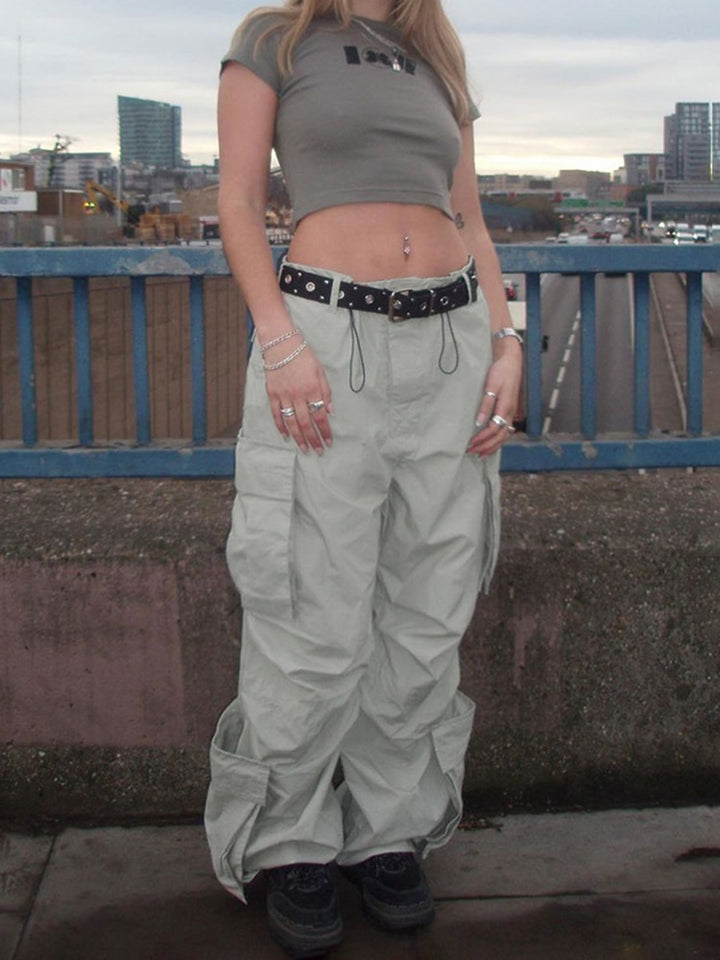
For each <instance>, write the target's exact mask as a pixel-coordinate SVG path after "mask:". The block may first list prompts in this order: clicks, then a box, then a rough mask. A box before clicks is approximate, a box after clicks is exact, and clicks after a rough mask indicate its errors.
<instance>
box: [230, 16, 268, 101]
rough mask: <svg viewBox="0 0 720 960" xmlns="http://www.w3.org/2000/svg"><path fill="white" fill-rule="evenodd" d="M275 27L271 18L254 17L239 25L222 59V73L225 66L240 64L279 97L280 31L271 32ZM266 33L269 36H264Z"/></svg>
mask: <svg viewBox="0 0 720 960" xmlns="http://www.w3.org/2000/svg"><path fill="white" fill-rule="evenodd" d="M276 24H277V18H276V17H274V16H272V15H268V16H262V17H254V18H253V19H251V20H250V22H249V23H248V22H247V21H246V22H245V23H242V24H240V26H239V27H238V29H237V30H236V31H235V34H234V36H233V38H232V43H231V45H230V49H229V50H228V52H227V53H226V54H225V56H224V57H223V58H222V61H221V66H220V70H221V72H222V68H223V67H224V66H225V65H226V64H227V63H230V62H234V63H241V64H242V65H243V66H244V67H247V68H248V70H252V72H253V73H254V74H255V75H256V76H258V77H260V79H261V80H263V81H264V82H265V83H266V84H267V85H268V86H269V87H272V89H273V90H274V91H275V93H279V92H280V85H281V83H282V74H281V72H280V67H279V65H278V46H279V43H280V31H279V30H272V27H273V26H275V25H276ZM268 30H270V31H271V32H270V33H266V32H267V31H268ZM263 34H266V35H265V36H263ZM261 38H262V39H261ZM258 41H259V42H258Z"/></svg>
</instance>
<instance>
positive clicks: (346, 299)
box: [279, 261, 478, 323]
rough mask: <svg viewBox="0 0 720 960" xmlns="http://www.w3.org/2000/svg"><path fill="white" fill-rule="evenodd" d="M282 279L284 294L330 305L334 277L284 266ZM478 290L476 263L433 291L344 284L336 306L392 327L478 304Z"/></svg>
mask: <svg viewBox="0 0 720 960" xmlns="http://www.w3.org/2000/svg"><path fill="white" fill-rule="evenodd" d="M279 279H280V289H281V290H282V291H283V293H291V294H292V295H293V296H295V297H302V298H303V299H305V300H316V301H317V302H318V303H330V297H331V294H332V287H333V280H332V277H324V276H322V275H321V274H319V273H312V272H310V271H309V270H300V269H298V268H297V267H291V266H289V265H288V264H286V263H285V264H283V266H282V268H281V270H280V278H279ZM477 288H478V280H477V275H476V273H475V263H474V262H472V261H471V263H470V265H469V266H468V268H467V270H466V271H465V272H464V274H463V275H462V276H460V277H458V279H457V280H454V281H453V282H452V283H448V284H446V285H445V286H442V287H434V288H432V289H430V290H388V289H385V288H383V287H371V286H368V285H366V284H362V283H353V282H352V281H350V280H341V281H340V289H339V291H338V298H337V305H338V306H339V307H345V308H347V309H348V310H364V311H366V312H368V313H381V314H384V315H385V316H386V317H387V318H388V320H392V322H393V323H398V322H400V321H402V320H413V319H417V318H418V317H429V316H432V315H433V314H437V313H448V312H449V311H450V310H457V308H458V307H464V306H466V304H468V303H473V302H474V301H475V300H477Z"/></svg>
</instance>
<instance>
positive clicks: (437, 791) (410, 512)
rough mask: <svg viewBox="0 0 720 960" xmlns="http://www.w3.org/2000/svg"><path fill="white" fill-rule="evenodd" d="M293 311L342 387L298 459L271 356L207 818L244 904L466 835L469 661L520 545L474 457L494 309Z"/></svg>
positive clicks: (249, 457) (237, 519)
mask: <svg viewBox="0 0 720 960" xmlns="http://www.w3.org/2000/svg"><path fill="white" fill-rule="evenodd" d="M313 269H314V268H313ZM315 272H316V273H323V274H324V275H326V276H330V277H332V278H337V276H338V275H336V274H333V273H330V272H328V271H319V270H315ZM463 273H464V271H462V270H460V271H457V272H456V273H454V274H451V275H450V277H449V278H428V279H422V280H417V281H416V280H408V279H407V278H405V279H402V280H391V281H382V284H380V285H382V286H386V287H391V288H393V289H407V288H408V287H415V288H419V289H427V288H429V287H432V286H438V285H440V284H442V283H446V282H448V280H450V279H454V278H455V277H456V276H460V275H462V274H463ZM333 289H334V290H336V286H334V288H333ZM335 296H336V294H335ZM286 302H287V306H288V308H289V310H290V313H291V316H292V319H293V321H294V323H295V325H296V326H297V327H299V328H300V330H302V332H303V334H304V336H305V337H306V339H307V340H308V341H309V343H310V344H311V345H312V347H313V349H314V350H315V352H316V354H317V356H318V358H319V360H320V362H321V363H322V364H323V366H324V369H325V371H326V375H327V377H328V380H329V382H330V387H331V390H332V397H333V406H334V408H335V414H334V416H333V417H332V421H331V423H332V428H333V444H332V446H331V447H330V448H328V449H327V450H326V451H325V453H324V455H323V456H318V455H317V454H315V453H310V454H307V455H304V454H302V453H301V452H299V451H298V450H297V448H296V447H295V445H294V443H292V442H287V443H286V442H284V441H283V439H282V437H280V435H279V434H278V432H277V429H276V427H275V425H274V423H273V420H272V417H271V414H270V411H269V404H268V399H267V393H266V390H265V377H264V373H263V370H262V358H261V357H260V355H259V351H258V350H254V351H253V353H252V356H251V359H250V362H249V368H248V379H247V388H246V399H245V412H244V422H243V429H242V431H241V434H240V436H239V437H238V444H237V455H236V475H235V483H236V489H237V496H236V498H235V503H234V506H233V514H232V530H231V533H230V536H229V538H228V544H227V557H228V563H229V568H230V572H231V575H232V577H233V579H234V581H235V584H236V585H237V587H238V589H239V591H240V593H241V596H242V602H243V609H244V619H243V634H242V652H241V659H240V680H239V689H238V695H237V698H236V699H235V700H233V702H232V703H231V704H230V706H229V707H228V708H227V709H226V710H225V712H224V713H223V714H222V716H221V718H220V720H219V723H218V728H217V731H216V733H215V736H214V738H213V741H212V745H211V773H212V781H211V785H210V789H209V793H208V798H207V805H206V811H205V821H206V829H207V834H208V839H209V843H210V848H211V853H212V857H213V863H214V866H215V870H216V872H217V875H218V877H219V879H220V881H221V882H222V883H223V884H224V885H225V886H226V887H227V888H228V889H229V890H230V891H231V892H232V893H234V894H235V895H236V896H238V897H240V898H241V899H244V893H243V884H244V883H245V882H247V881H248V880H250V879H251V878H252V876H254V874H255V873H257V871H258V870H260V869H263V868H269V867H273V866H279V865H282V864H288V863H293V862H303V861H304V862H308V861H310V862H318V863H326V862H328V861H331V860H333V859H337V861H338V862H340V863H345V864H349V863H354V862H357V861H360V860H364V859H365V858H367V857H369V856H373V855H375V854H377V853H382V852H386V851H398V850H415V851H417V852H419V853H420V854H424V853H425V852H427V851H428V850H429V849H431V848H432V847H436V846H439V845H441V844H443V843H445V842H446V841H447V840H448V839H449V837H450V836H451V835H452V833H453V831H454V829H455V827H456V826H457V823H458V821H459V819H460V814H461V786H462V777H463V771H464V755H465V750H466V747H467V743H468V739H469V737H470V732H471V727H472V719H473V710H474V706H473V704H472V702H471V701H470V700H469V699H468V698H467V697H466V696H464V695H463V694H462V693H460V692H459V691H458V689H457V687H458V681H459V660H458V646H459V643H460V640H461V638H462V635H463V633H464V631H465V629H466V627H467V625H468V623H469V621H470V618H471V616H472V613H473V610H474V608H475V602H476V596H477V593H478V590H480V589H482V588H483V587H485V586H487V585H488V584H489V581H490V578H491V576H492V571H493V568H494V565H495V559H496V554H497V545H498V534H499V520H498V515H499V485H498V462H497V461H498V455H497V454H496V455H493V456H492V457H490V458H488V459H486V460H484V461H483V460H479V459H478V458H477V457H471V456H469V455H467V454H466V453H465V448H466V446H467V443H468V441H469V439H470V437H471V436H472V433H473V430H474V429H475V428H474V421H475V416H476V412H477V409H478V407H479V404H480V400H481V398H482V393H483V389H484V381H485V375H486V371H487V367H488V365H489V363H490V357H491V339H490V329H489V317H488V310H487V306H486V304H485V301H484V299H483V297H482V293H479V300H478V301H477V302H476V303H471V304H468V305H467V306H465V307H461V308H459V309H456V310H454V311H452V313H450V314H446V315H444V316H441V315H437V316H433V317H427V318H423V319H418V320H406V321H403V322H400V323H392V322H390V321H389V320H388V319H387V318H385V317H383V316H378V315H376V314H370V313H365V312H362V313H355V314H354V315H353V316H351V315H350V312H349V311H348V310H345V309H342V308H340V307H337V306H336V305H335V304H334V303H331V304H330V305H329V306H328V305H322V304H318V303H315V302H311V301H306V300H301V299H299V298H297V297H293V296H286ZM338 762H339V763H340V764H341V767H342V775H343V780H342V783H341V784H340V785H339V786H337V787H336V786H335V785H334V774H335V772H336V769H337V768H338Z"/></svg>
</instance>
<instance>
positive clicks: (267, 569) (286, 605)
mask: <svg viewBox="0 0 720 960" xmlns="http://www.w3.org/2000/svg"><path fill="white" fill-rule="evenodd" d="M296 456H297V454H296V452H295V450H294V449H288V448H283V447H276V446H270V445H269V444H265V443H258V442H257V441H255V440H249V439H248V438H247V437H245V436H243V435H242V433H241V434H240V436H239V437H238V441H237V446H236V448H235V489H236V491H237V492H236V495H235V502H234V503H233V509H232V526H231V529H230V534H229V536H228V540H227V546H226V551H225V553H226V557H227V563H228V568H229V570H230V576H231V577H232V579H233V582H234V583H235V586H236V587H237V588H238V590H239V591H240V596H241V598H242V604H243V607H244V609H246V610H249V611H252V612H253V613H258V614H262V615H265V616H275V617H277V616H281V617H291V616H292V612H293V599H294V597H293V575H292V553H291V551H292V520H293V497H294V487H295V460H296Z"/></svg>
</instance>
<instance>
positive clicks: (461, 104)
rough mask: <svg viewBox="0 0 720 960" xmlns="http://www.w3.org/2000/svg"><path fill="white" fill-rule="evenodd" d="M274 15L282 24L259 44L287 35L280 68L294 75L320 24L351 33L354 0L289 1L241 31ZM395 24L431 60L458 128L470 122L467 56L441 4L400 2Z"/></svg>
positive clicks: (263, 11)
mask: <svg viewBox="0 0 720 960" xmlns="http://www.w3.org/2000/svg"><path fill="white" fill-rule="evenodd" d="M268 14H274V15H275V17H276V22H275V23H273V24H272V26H270V27H268V29H267V30H265V31H263V32H262V33H261V34H260V36H259V38H258V41H257V42H258V43H261V42H262V41H263V40H264V39H265V37H266V36H267V35H268V34H269V33H272V32H273V31H275V30H282V32H283V37H282V39H281V41H280V45H279V48H278V65H279V67H280V70H281V71H282V73H283V74H285V75H287V74H289V73H290V72H291V70H292V57H293V51H294V50H295V47H296V45H297V43H298V42H299V40H300V38H301V37H302V36H303V34H304V33H305V31H306V30H307V29H308V27H309V26H310V24H311V23H312V22H313V21H314V20H336V21H337V23H338V26H340V27H342V28H347V27H348V26H350V21H351V19H352V16H353V13H352V9H351V6H350V0H286V2H285V4H284V5H283V6H281V7H270V6H268V7H260V8H259V9H257V10H253V12H252V13H250V14H249V15H248V16H247V17H246V18H245V20H244V21H243V23H242V24H241V25H240V26H239V27H238V30H237V32H238V33H239V32H240V31H241V30H243V29H245V27H246V26H247V25H248V24H250V23H252V22H253V21H254V20H256V19H258V18H260V17H264V16H267V15H268ZM390 23H392V24H394V25H395V26H396V27H398V28H399V29H400V32H401V43H402V45H403V46H404V47H405V48H407V49H408V50H410V51H413V52H415V53H416V54H418V55H419V56H420V57H422V58H423V60H426V61H427V63H429V64H430V66H431V67H432V68H433V70H434V71H435V72H436V73H437V75H438V76H439V77H440V79H441V80H442V82H443V83H444V85H445V87H446V89H447V92H448V95H449V97H450V102H451V103H452V108H453V113H454V115H455V119H456V120H457V122H458V124H459V125H460V126H462V125H463V124H465V123H467V122H468V120H469V116H470V112H469V106H468V95H467V76H466V69H465V56H464V54H463V49H462V46H461V45H460V40H459V39H458V35H457V33H456V32H455V30H454V28H453V26H452V24H451V23H450V21H449V20H448V18H447V16H446V14H445V11H444V10H443V8H442V5H441V2H440V0H394V3H393V6H392V10H391V12H390Z"/></svg>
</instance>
